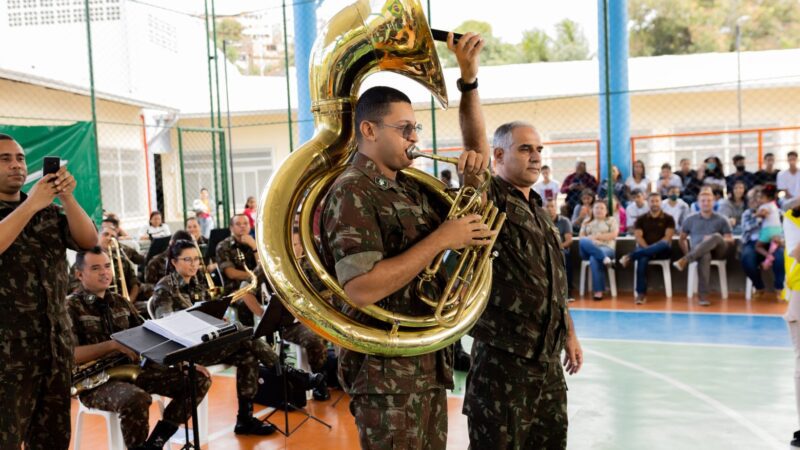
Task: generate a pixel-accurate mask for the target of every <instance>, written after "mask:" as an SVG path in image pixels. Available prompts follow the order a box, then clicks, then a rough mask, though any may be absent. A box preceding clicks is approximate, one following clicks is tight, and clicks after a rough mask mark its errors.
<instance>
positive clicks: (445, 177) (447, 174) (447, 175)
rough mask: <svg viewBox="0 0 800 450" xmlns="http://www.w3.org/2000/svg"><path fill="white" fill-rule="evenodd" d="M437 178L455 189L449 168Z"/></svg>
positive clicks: (253, 225)
mask: <svg viewBox="0 0 800 450" xmlns="http://www.w3.org/2000/svg"><path fill="white" fill-rule="evenodd" d="M439 179H440V180H442V183H444V187H445V188H446V189H455V187H456V183H455V181H453V172H451V171H450V170H449V169H444V170H443V171H442V172H441V173H440V174H439ZM254 199H255V198H254ZM249 200H250V199H248V201H249ZM251 227H255V223H251Z"/></svg>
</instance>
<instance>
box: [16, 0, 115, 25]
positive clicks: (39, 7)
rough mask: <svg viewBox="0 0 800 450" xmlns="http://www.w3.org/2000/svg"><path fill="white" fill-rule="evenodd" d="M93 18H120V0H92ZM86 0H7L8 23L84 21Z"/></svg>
mask: <svg viewBox="0 0 800 450" xmlns="http://www.w3.org/2000/svg"><path fill="white" fill-rule="evenodd" d="M89 4H90V5H91V6H90V9H89V14H90V16H91V20H92V21H93V22H94V21H98V22H99V21H104V20H120V7H119V0H90V1H89ZM84 20H85V13H84V0H8V25H9V26H11V27H21V26H26V27H31V26H39V25H54V24H60V25H63V24H68V23H81V22H83V21H84Z"/></svg>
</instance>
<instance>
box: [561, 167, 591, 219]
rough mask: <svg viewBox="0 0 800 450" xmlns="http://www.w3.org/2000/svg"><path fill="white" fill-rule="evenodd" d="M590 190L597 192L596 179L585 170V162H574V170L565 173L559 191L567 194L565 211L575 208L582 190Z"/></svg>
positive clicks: (579, 201) (579, 200)
mask: <svg viewBox="0 0 800 450" xmlns="http://www.w3.org/2000/svg"><path fill="white" fill-rule="evenodd" d="M587 189H588V190H590V191H591V192H592V193H593V194H594V193H596V192H597V179H596V178H595V177H593V176H592V175H590V174H589V173H588V172H586V163H585V162H583V161H578V162H577V163H576V164H575V172H573V173H571V174H569V175H567V178H566V179H564V183H563V184H562V185H561V193H562V194H567V211H572V210H573V209H575V205H578V204H580V203H581V195H582V194H583V191H585V190H587Z"/></svg>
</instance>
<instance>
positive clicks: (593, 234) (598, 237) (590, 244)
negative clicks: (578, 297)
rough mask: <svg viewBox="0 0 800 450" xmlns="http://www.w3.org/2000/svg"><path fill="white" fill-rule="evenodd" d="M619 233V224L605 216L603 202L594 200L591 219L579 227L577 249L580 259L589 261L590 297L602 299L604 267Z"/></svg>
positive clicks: (610, 256) (607, 262) (611, 254)
mask: <svg viewBox="0 0 800 450" xmlns="http://www.w3.org/2000/svg"><path fill="white" fill-rule="evenodd" d="M618 235H619V224H618V223H617V219H615V218H614V217H608V216H607V210H606V204H605V202H599V201H598V202H595V203H594V205H593V207H592V219H591V220H588V221H586V222H585V223H584V224H583V226H582V227H581V232H580V238H581V239H580V242H579V245H578V247H579V249H580V253H581V259H583V260H584V261H586V260H588V261H589V267H590V268H591V271H592V290H593V291H594V294H593V296H592V298H593V299H594V300H595V301H600V300H602V299H603V292H604V291H605V280H606V276H605V273H604V272H605V270H604V269H605V268H606V267H608V266H610V265H611V260H612V258H613V257H614V250H615V248H616V244H617V236H618Z"/></svg>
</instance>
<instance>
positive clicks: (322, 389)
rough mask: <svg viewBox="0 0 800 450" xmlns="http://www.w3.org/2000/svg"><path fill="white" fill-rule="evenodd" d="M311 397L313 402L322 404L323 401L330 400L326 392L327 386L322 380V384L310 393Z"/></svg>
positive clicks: (329, 395) (328, 393)
mask: <svg viewBox="0 0 800 450" xmlns="http://www.w3.org/2000/svg"><path fill="white" fill-rule="evenodd" d="M311 395H313V396H314V400H318V401H321V402H324V401H325V400H330V398H331V394H330V392H328V385H327V384H325V381H324V380H323V381H322V383H321V384H320V385H319V386H317V387H315V388H314V390H312V391H311Z"/></svg>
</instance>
